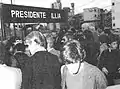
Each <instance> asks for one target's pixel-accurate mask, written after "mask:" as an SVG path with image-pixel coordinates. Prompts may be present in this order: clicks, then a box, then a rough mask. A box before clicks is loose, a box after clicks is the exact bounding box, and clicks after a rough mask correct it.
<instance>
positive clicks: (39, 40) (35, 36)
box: [25, 31, 47, 48]
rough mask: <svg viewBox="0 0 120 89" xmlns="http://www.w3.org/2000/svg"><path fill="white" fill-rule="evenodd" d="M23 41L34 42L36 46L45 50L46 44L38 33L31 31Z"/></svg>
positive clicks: (44, 39)
mask: <svg viewBox="0 0 120 89" xmlns="http://www.w3.org/2000/svg"><path fill="white" fill-rule="evenodd" d="M25 40H28V41H29V42H31V40H34V41H35V42H36V43H37V44H39V45H40V46H42V47H44V48H47V42H46V38H45V36H44V35H43V34H42V33H41V32H39V31H32V32H30V33H29V34H28V35H27V36H26V37H25Z"/></svg>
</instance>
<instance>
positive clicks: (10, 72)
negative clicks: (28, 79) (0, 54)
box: [0, 64, 22, 89]
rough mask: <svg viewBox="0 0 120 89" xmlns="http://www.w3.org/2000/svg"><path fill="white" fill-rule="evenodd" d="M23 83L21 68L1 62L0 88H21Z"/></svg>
mask: <svg viewBox="0 0 120 89" xmlns="http://www.w3.org/2000/svg"><path fill="white" fill-rule="evenodd" d="M21 83H22V72H21V70H20V69H18V68H13V67H8V66H6V65H1V64H0V89H20V87H21Z"/></svg>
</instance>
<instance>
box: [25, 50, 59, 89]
mask: <svg viewBox="0 0 120 89" xmlns="http://www.w3.org/2000/svg"><path fill="white" fill-rule="evenodd" d="M60 77H61V75H60V64H59V61H58V57H57V56H55V55H53V54H51V53H49V52H46V51H39V52H37V53H35V54H34V55H33V56H32V57H31V59H30V60H29V62H28V63H27V64H26V68H25V71H24V73H23V86H24V89H60V81H61V78H60Z"/></svg>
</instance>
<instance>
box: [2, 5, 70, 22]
mask: <svg viewBox="0 0 120 89" xmlns="http://www.w3.org/2000/svg"><path fill="white" fill-rule="evenodd" d="M1 10H2V11H1V12H2V18H3V21H4V22H9V23H60V22H67V18H68V17H67V12H66V11H64V10H59V9H51V8H40V7H31V6H21V5H13V4H12V5H11V4H1Z"/></svg>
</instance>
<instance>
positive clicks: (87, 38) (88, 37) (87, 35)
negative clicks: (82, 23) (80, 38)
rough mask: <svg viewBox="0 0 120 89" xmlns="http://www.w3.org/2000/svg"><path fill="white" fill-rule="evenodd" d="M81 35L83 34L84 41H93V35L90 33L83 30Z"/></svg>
mask: <svg viewBox="0 0 120 89" xmlns="http://www.w3.org/2000/svg"><path fill="white" fill-rule="evenodd" d="M83 34H84V36H85V39H86V40H89V41H90V40H93V33H92V32H91V31H89V30H85V31H84V32H83Z"/></svg>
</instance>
